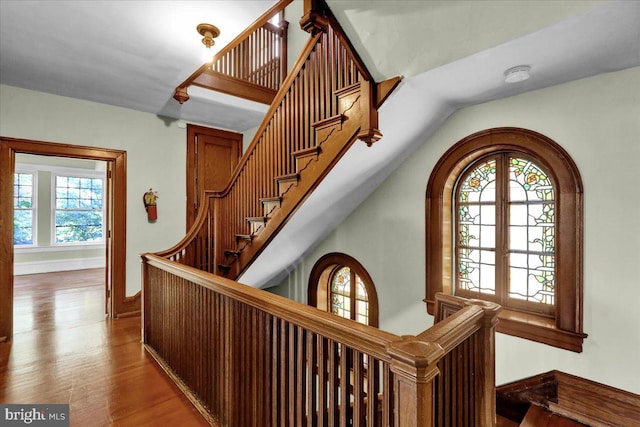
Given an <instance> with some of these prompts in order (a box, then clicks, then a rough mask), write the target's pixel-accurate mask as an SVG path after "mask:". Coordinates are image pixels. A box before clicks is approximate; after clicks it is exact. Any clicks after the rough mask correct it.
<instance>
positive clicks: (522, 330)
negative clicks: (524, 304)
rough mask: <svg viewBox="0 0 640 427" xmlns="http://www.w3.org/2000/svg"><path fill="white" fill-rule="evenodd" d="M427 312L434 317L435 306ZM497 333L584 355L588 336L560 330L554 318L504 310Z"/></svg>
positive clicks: (500, 316) (429, 304)
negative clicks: (583, 348)
mask: <svg viewBox="0 0 640 427" xmlns="http://www.w3.org/2000/svg"><path fill="white" fill-rule="evenodd" d="M426 303H427V312H428V313H429V314H431V315H432V316H433V312H434V304H433V302H432V301H428V300H427V301H426ZM498 319H499V322H498V324H497V326H496V332H500V333H503V334H506V335H511V336H514V337H519V338H524V339H527V340H531V341H536V342H539V343H542V344H547V345H550V346H553V347H557V348H561V349H564V350H570V351H574V352H576V353H582V343H583V341H584V339H585V338H586V337H587V334H583V333H577V332H572V331H565V330H562V329H558V327H557V326H556V325H555V321H554V319H552V318H549V317H545V316H541V315H538V314H533V313H524V312H520V311H516V310H511V309H507V308H504V309H503V310H502V311H501V312H500V313H499V314H498Z"/></svg>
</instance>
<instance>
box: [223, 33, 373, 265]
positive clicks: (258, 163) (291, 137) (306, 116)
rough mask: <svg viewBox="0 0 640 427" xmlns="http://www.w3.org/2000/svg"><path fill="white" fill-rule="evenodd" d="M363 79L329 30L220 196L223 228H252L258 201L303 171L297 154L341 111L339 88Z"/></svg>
mask: <svg viewBox="0 0 640 427" xmlns="http://www.w3.org/2000/svg"><path fill="white" fill-rule="evenodd" d="M249 40H253V39H251V38H250V39H249ZM231 69H232V68H228V69H227V70H228V71H230V70H231ZM361 79H362V76H361V74H360V72H359V71H358V68H357V67H356V64H355V62H354V60H353V58H351V57H350V56H349V55H348V51H347V49H346V47H345V46H344V45H343V44H342V42H341V40H340V38H339V37H338V35H337V34H336V33H335V32H334V31H333V30H332V29H331V28H329V30H328V31H327V33H325V34H323V35H322V36H321V37H320V38H319V41H318V43H317V44H316V46H315V48H314V49H313V50H312V52H311V54H310V55H309V57H308V58H307V59H306V61H305V63H304V65H303V66H302V67H301V69H300V71H299V73H298V75H297V76H296V78H295V80H293V82H292V84H291V86H290V87H289V88H288V90H287V92H286V93H285V94H284V95H283V98H282V101H281V103H280V104H279V106H278V107H277V108H276V109H275V112H274V114H273V116H272V117H271V118H270V119H269V120H268V122H267V123H266V125H265V127H264V131H263V132H262V134H260V135H259V136H258V137H257V139H256V141H255V144H254V145H252V147H253V151H252V152H251V153H249V154H246V155H245V161H244V163H243V165H242V167H241V169H240V171H239V172H238V174H237V175H236V179H235V181H234V182H233V184H232V186H231V187H230V190H229V192H228V193H227V194H226V195H225V197H223V198H222V199H221V200H220V205H221V214H220V221H221V223H220V229H221V230H247V233H248V232H249V231H248V230H249V228H248V226H247V223H246V218H248V217H259V216H263V211H262V206H261V205H260V202H259V200H260V199H261V198H267V197H274V196H277V195H278V186H277V182H276V178H277V177H279V176H285V175H291V174H295V173H297V172H299V171H298V170H297V167H296V158H295V156H294V153H295V152H297V151H300V150H304V149H308V148H313V147H315V146H316V139H315V129H314V127H313V125H314V123H316V122H318V121H320V120H323V119H326V118H329V117H332V116H335V115H337V114H338V113H339V105H338V98H337V96H336V92H337V91H338V90H340V89H342V88H344V87H346V86H349V85H351V84H354V83H356V82H359V81H360V80H361ZM236 233H237V232H236ZM236 233H233V234H232V233H225V234H224V235H223V236H220V237H221V240H220V242H221V243H222V244H221V245H220V246H219V249H218V254H219V256H220V255H221V251H224V248H232V247H235V246H236V242H235V234H236Z"/></svg>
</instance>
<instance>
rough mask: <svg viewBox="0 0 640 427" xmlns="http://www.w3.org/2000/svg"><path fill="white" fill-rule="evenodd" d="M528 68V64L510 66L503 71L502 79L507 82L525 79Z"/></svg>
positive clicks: (527, 76)
mask: <svg viewBox="0 0 640 427" xmlns="http://www.w3.org/2000/svg"><path fill="white" fill-rule="evenodd" d="M529 70H531V67H530V66H528V65H518V66H517V67H511V68H509V69H508V70H507V71H505V72H504V81H505V82H507V83H519V82H523V81H525V80H527V79H528V78H529V77H531V76H530V75H529Z"/></svg>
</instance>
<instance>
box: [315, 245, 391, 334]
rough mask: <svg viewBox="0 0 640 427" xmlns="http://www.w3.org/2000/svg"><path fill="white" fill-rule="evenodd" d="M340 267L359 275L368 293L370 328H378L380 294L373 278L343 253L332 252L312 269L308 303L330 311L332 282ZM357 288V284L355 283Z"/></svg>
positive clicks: (354, 260)
mask: <svg viewBox="0 0 640 427" xmlns="http://www.w3.org/2000/svg"><path fill="white" fill-rule="evenodd" d="M338 267H349V269H351V271H352V272H353V273H355V274H357V275H358V276H359V277H360V279H361V280H362V283H363V284H364V286H365V289H366V291H367V297H368V300H369V323H368V324H369V326H375V327H378V325H379V315H378V294H377V292H376V287H375V285H374V284H373V280H372V279H371V276H370V275H369V273H368V272H367V270H365V268H364V267H363V266H362V265H361V264H360V263H359V262H358V261H357V260H356V259H355V258H352V257H350V256H349V255H346V254H343V253H337V252H332V253H329V254H326V255H324V256H323V257H321V258H320V259H319V260H318V261H317V262H316V263H315V265H314V266H313V268H312V269H311V274H310V275H309V286H308V289H307V301H308V303H309V305H311V306H313V307H317V308H318V309H320V310H324V311H329V305H328V302H327V301H328V295H329V294H330V292H329V287H330V281H331V279H332V278H333V275H334V273H335V272H336V270H337V268H338ZM354 286H355V283H354Z"/></svg>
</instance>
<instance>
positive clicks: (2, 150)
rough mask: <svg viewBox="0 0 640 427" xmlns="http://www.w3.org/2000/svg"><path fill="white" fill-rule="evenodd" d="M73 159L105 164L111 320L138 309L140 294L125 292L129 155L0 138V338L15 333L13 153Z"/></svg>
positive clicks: (51, 143)
mask: <svg viewBox="0 0 640 427" xmlns="http://www.w3.org/2000/svg"><path fill="white" fill-rule="evenodd" d="M16 153H24V154H37V155H44V156H58V157H71V158H81V159H90V160H101V161H105V162H107V170H108V171H110V173H108V175H110V176H107V191H109V192H110V194H109V196H110V197H107V198H108V199H109V201H108V203H107V214H106V216H107V220H106V221H107V223H108V227H107V231H106V234H107V244H106V255H107V259H106V262H107V268H106V274H105V276H106V280H107V283H106V289H111V299H110V301H111V302H110V306H109V307H108V310H107V311H108V312H109V313H108V314H109V316H110V317H112V318H117V317H121V316H123V315H127V314H132V313H137V312H139V311H140V293H138V294H137V295H136V296H134V297H127V296H126V285H125V283H126V215H127V211H126V195H127V192H126V189H127V186H126V183H127V181H126V180H127V176H126V169H127V153H126V151H122V150H113V149H109V148H99V147H86V146H80V145H69V144H60V143H53V142H43V141H32V140H25V139H17V138H5V137H0V342H2V341H7V340H11V338H12V336H13V249H14V248H13V203H12V198H13V174H14V170H15V154H16ZM109 281H110V283H109Z"/></svg>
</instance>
